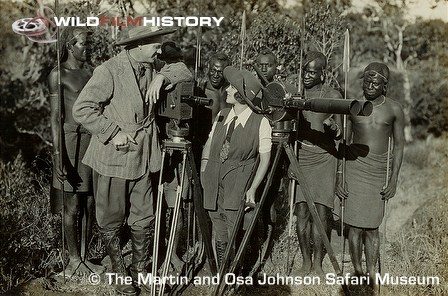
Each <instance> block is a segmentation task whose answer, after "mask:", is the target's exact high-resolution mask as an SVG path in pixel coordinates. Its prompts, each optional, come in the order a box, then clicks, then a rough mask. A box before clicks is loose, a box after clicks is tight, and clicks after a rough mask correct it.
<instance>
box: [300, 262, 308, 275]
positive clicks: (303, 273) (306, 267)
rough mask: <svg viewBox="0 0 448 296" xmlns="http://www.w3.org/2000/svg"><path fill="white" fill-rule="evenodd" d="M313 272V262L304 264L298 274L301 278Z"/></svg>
mask: <svg viewBox="0 0 448 296" xmlns="http://www.w3.org/2000/svg"><path fill="white" fill-rule="evenodd" d="M310 272H311V262H310V263H305V262H304V263H303V265H302V267H301V268H300V269H299V271H298V274H299V275H301V276H306V275H308V274H309V273H310Z"/></svg>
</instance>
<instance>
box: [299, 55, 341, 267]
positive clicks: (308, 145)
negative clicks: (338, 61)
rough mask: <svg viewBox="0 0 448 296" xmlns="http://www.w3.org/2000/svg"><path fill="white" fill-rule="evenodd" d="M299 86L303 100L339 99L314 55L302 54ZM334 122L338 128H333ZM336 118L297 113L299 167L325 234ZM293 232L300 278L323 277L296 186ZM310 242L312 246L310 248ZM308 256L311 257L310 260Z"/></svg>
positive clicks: (315, 234)
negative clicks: (301, 89)
mask: <svg viewBox="0 0 448 296" xmlns="http://www.w3.org/2000/svg"><path fill="white" fill-rule="evenodd" d="M303 66H304V70H303V75H302V77H303V78H302V79H303V85H304V88H305V97H306V98H307V99H322V98H326V99H342V97H341V94H340V93H339V92H338V91H336V90H334V89H332V88H330V87H327V86H325V85H324V81H325V68H326V66H327V59H326V57H325V56H324V55H323V54H322V53H320V52H317V51H310V52H308V53H307V54H306V56H305V59H304V62H303ZM336 122H338V123H339V124H337V123H336ZM340 122H341V119H340V116H339V115H333V114H326V113H316V112H312V111H304V110H303V111H300V112H299V134H298V139H299V144H300V145H299V152H298V154H299V165H300V167H301V169H302V171H303V173H304V175H305V177H306V181H307V184H308V185H309V188H310V190H311V193H312V197H313V199H314V202H315V205H316V209H317V212H318V214H319V217H320V219H321V221H322V225H323V226H324V228H325V229H326V232H327V234H328V232H329V226H328V221H329V214H330V211H331V209H332V208H333V200H334V183H333V182H334V181H335V178H336V177H335V174H336V165H337V157H336V156H337V149H336V142H335V140H337V139H339V138H340V137H341V132H342V129H340V128H339V127H340V126H341V123H340ZM295 192H296V197H295V202H296V207H295V212H296V215H297V224H296V231H297V236H298V238H299V244H300V250H301V252H302V258H303V265H302V269H301V271H300V273H301V274H305V275H306V274H308V273H310V272H311V271H313V272H315V273H316V274H318V275H323V274H324V272H323V270H322V260H323V258H324V256H325V252H324V246H323V241H322V238H321V234H320V233H319V231H318V229H317V226H316V224H315V223H313V221H312V218H311V214H310V211H309V209H308V204H307V203H306V199H305V197H304V195H303V193H302V190H301V188H300V186H299V185H298V187H297V188H296V191H295ZM311 242H314V244H313V245H312V244H311ZM311 254H313V255H314V258H313V259H312V258H311V257H312V256H311Z"/></svg>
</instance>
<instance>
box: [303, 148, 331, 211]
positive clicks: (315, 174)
mask: <svg viewBox="0 0 448 296" xmlns="http://www.w3.org/2000/svg"><path fill="white" fill-rule="evenodd" d="M336 165H337V159H336V157H334V156H333V155H332V154H331V153H329V152H328V151H326V150H324V149H322V148H321V147H319V146H315V145H307V144H303V143H302V144H301V148H300V149H299V166H300V168H301V170H302V172H303V174H304V175H305V180H306V182H307V185H308V187H309V188H310V191H311V194H312V198H313V200H314V202H315V203H318V204H321V205H324V206H326V207H329V208H333V202H334V184H335V180H336ZM305 201H306V199H305V196H304V195H303V192H302V189H301V188H300V184H298V185H297V188H296V197H295V202H296V203H300V202H305Z"/></svg>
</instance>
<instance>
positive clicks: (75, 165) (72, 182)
mask: <svg viewBox="0 0 448 296" xmlns="http://www.w3.org/2000/svg"><path fill="white" fill-rule="evenodd" d="M90 138H91V135H90V133H89V132H88V131H87V130H86V129H84V128H83V127H82V126H80V125H74V124H68V123H65V124H64V143H65V147H64V148H65V149H62V151H61V153H62V157H63V159H64V163H65V169H66V171H67V177H66V180H65V181H64V191H65V192H70V193H81V192H83V193H84V192H85V193H91V192H92V169H91V168H90V167H88V166H87V165H85V164H83V163H82V162H81V160H82V158H83V157H84V154H85V152H86V150H87V147H88V146H89V143H90ZM53 187H54V189H56V190H52V191H51V192H52V194H50V197H51V199H50V201H51V208H52V209H53V210H54V211H57V209H58V208H60V206H61V205H60V198H59V196H60V192H58V191H60V190H61V182H59V180H58V179H57V178H56V173H55V172H53Z"/></svg>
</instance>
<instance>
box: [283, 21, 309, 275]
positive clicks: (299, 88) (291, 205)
mask: <svg viewBox="0 0 448 296" xmlns="http://www.w3.org/2000/svg"><path fill="white" fill-rule="evenodd" d="M300 35H301V36H300V63H299V69H298V85H297V93H298V94H299V95H302V91H303V88H302V66H303V48H304V46H305V40H304V37H305V19H302V32H301V34H300ZM298 152H299V151H298V144H297V141H296V139H294V154H295V155H296V157H298ZM289 192H290V196H289V220H288V245H287V251H286V268H287V273H288V274H290V273H291V267H290V262H289V259H290V256H291V254H290V251H291V240H292V220H293V216H294V199H295V196H296V180H295V179H294V178H293V179H291V181H290V191H289Z"/></svg>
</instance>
